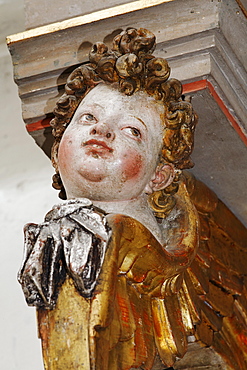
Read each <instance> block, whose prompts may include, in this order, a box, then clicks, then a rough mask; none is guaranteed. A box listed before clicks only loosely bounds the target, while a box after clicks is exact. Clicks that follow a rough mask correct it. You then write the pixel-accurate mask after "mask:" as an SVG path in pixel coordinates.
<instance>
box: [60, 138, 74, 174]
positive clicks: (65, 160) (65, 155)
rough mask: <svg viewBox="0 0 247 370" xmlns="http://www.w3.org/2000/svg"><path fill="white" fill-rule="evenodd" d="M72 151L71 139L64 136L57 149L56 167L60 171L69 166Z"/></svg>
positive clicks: (65, 169)
mask: <svg viewBox="0 0 247 370" xmlns="http://www.w3.org/2000/svg"><path fill="white" fill-rule="evenodd" d="M72 152H73V146H72V141H71V139H70V138H69V137H68V138H67V137H66V138H65V137H64V138H63V140H62V142H61V144H60V146H59V150H58V167H59V170H60V171H67V169H69V168H70V166H71V156H72Z"/></svg>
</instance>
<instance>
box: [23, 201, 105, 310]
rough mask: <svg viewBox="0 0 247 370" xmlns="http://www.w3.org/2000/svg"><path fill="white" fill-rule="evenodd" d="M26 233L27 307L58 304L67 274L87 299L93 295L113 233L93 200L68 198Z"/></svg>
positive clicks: (28, 226)
mask: <svg viewBox="0 0 247 370" xmlns="http://www.w3.org/2000/svg"><path fill="white" fill-rule="evenodd" d="M24 235H25V241H24V257H23V263H22V266H21V268H20V271H19V273H18V281H19V282H20V284H21V285H22V289H23V292H24V295H25V298H26V301H27V303H28V304H29V305H31V306H37V307H43V308H49V309H52V308H54V306H55V304H56V299H57V295H58V289H59V287H60V286H61V285H62V284H63V282H64V280H65V278H66V274H69V275H70V276H71V277H72V279H73V281H74V284H75V286H76V288H77V289H78V291H79V292H80V294H81V295H82V296H83V297H86V298H90V297H91V296H92V294H93V291H94V288H95V286H96V283H97V279H98V277H99V274H100V271H101V268H102V264H103V261H104V256H105V251H106V248H107V245H108V242H109V239H110V236H111V231H110V229H109V227H108V225H107V222H106V218H105V214H104V213H103V211H101V210H99V209H98V208H96V207H94V206H93V205H92V202H91V201H90V200H89V199H84V198H81V199H75V200H69V201H66V202H64V203H63V204H61V205H58V206H55V207H53V209H52V210H51V211H50V212H49V213H48V214H47V215H46V217H45V221H44V222H43V223H42V224H40V225H37V224H27V225H26V226H25V228H24Z"/></svg>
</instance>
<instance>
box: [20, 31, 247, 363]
mask: <svg viewBox="0 0 247 370" xmlns="http://www.w3.org/2000/svg"><path fill="white" fill-rule="evenodd" d="M154 48H155V36H154V35H153V34H152V33H151V32H149V31H147V30H145V29H139V30H136V29H134V28H131V29H128V30H126V31H124V32H122V33H121V34H120V35H118V36H116V37H115V39H114V41H113V48H112V49H111V50H108V48H107V46H106V45H105V44H103V43H96V44H95V45H94V46H93V48H92V50H91V52H90V54H89V63H87V64H84V65H81V66H80V67H78V68H76V69H75V70H74V71H73V72H72V74H71V75H70V76H69V78H68V81H67V84H66V86H65V93H64V95H62V97H61V98H60V99H59V101H58V102H57V105H56V108H55V110H54V115H55V118H54V119H53V120H52V121H51V125H52V127H53V135H54V137H55V142H54V145H53V148H52V163H53V166H54V167H55V170H56V174H55V175H54V177H53V186H54V187H55V188H56V189H58V190H60V197H61V198H62V199H64V200H65V202H64V203H63V204H61V205H58V206H55V207H54V208H53V209H52V210H51V211H50V212H49V213H48V214H47V215H46V218H45V221H44V223H42V224H40V225H35V224H29V225H27V226H26V229H25V235H26V239H25V257H24V262H23V265H22V267H21V270H20V273H19V281H20V282H21V284H22V286H23V290H24V293H25V296H26V300H27V302H28V304H30V305H35V306H36V307H38V322H39V333H40V337H41V339H42V348H43V357H44V363H45V368H46V369H49V370H51V369H54V370H55V369H56V370H62V369H64V370H65V369H66V370H68V369H86V370H89V369H92V370H93V369H94V370H99V369H101V370H129V369H137V368H138V369H146V370H148V369H152V368H154V367H155V369H164V368H165V367H169V366H172V365H173V364H174V362H175V360H176V359H177V358H181V357H183V355H184V354H185V352H186V349H187V337H188V336H189V335H194V334H195V333H196V335H197V337H198V338H200V339H201V340H202V341H204V342H205V343H206V344H208V345H211V344H212V345H213V346H215V348H216V349H217V350H218V351H219V352H221V353H224V351H226V346H228V347H229V348H230V346H231V339H229V338H230V337H231V335H230V334H229V336H228V337H229V338H228V337H227V338H228V339H227V340H225V342H226V343H227V344H225V342H224V345H222V346H221V345H220V344H219V343H220V341H221V338H223V337H224V335H225V334H224V333H225V331H224V330H225V329H224V322H223V321H224V320H223V318H224V316H227V315H225V314H224V313H222V312H219V311H220V310H218V307H217V303H216V306H214V305H215V303H214V302H213V303H212V292H211V291H210V290H209V288H208V286H209V284H210V281H211V282H213V284H214V287H218V289H219V286H220V283H222V281H223V280H224V279H223V278H222V276H223V275H222V271H225V270H224V269H226V268H227V263H225V262H224V263H223V262H222V261H219V262H217V261H218V260H219V258H216V259H214V256H213V253H214V250H213V248H212V247H210V246H209V247H208V246H207V245H206V243H207V241H208V240H210V237H209V234H210V232H209V230H211V233H213V234H214V238H216V236H215V235H219V234H220V233H219V232H218V233H217V232H216V233H215V231H214V230H216V229H217V227H218V229H219V226H216V224H217V217H215V216H211V215H213V214H214V213H213V212H214V211H215V210H216V209H217V207H218V204H219V201H218V199H217V197H216V196H215V195H214V194H213V193H212V192H211V191H210V190H209V189H208V188H207V187H206V186H205V185H203V184H201V183H200V182H198V181H196V180H195V179H194V178H192V177H191V176H190V175H188V174H182V170H183V169H185V168H190V167H192V165H193V163H192V161H191V159H190V154H191V152H192V149H193V135H194V129H195V125H196V122H197V116H196V114H195V113H194V111H193V109H192V105H191V104H190V103H189V102H187V101H185V100H183V97H182V86H181V83H180V82H179V81H177V80H175V79H169V74H170V68H169V66H168V63H167V61H166V60H164V59H162V58H158V57H154V56H153V55H152V52H153V50H154ZM196 208H197V209H198V211H199V215H200V219H201V227H199V216H198V213H197V210H196ZM233 218H234V216H232V215H231V216H228V219H230V220H232V219H233ZM234 220H235V219H234ZM234 222H237V221H234ZM217 225H218V224H217ZM218 229H217V230H218ZM240 229H241V227H240ZM212 230H213V231H212ZM241 232H243V233H244V232H245V231H243V229H241ZM223 234H224V231H222V232H221V237H219V238H218V239H219V240H220V242H221V240H222V238H223V239H224V238H227V237H228V236H226V234H224V235H223ZM228 238H229V237H228ZM200 240H201V243H200V249H199V250H198V246H199V241H200ZM214 240H215V239H214ZM210 243H211V245H214V242H212V241H210ZM210 243H209V244H210ZM232 243H233V245H237V243H235V244H234V242H232ZM236 248H237V247H236ZM240 249H241V248H240ZM245 258H246V257H245ZM212 263H218V264H221V270H220V271H221V277H218V280H219V281H217V277H216V272H215V276H214V277H212V276H213V273H212V274H211V275H212V276H211V275H210V274H209V272H208V271H210V270H211V264H212ZM218 270H219V268H218ZM230 270H231V271H232V270H234V268H232V269H231V268H230V267H229V271H230ZM203 272H204V274H205V275H204V276H203ZM233 274H235V275H234V276H235V280H236V279H239V280H238V281H239V284H240V285H241V284H242V285H241V289H242V290H243V286H244V285H243V278H242V275H241V273H239V274H237V273H235V272H234V273H233ZM222 279H223V280H222ZM241 279H242V280H241ZM225 280H227V279H225ZM235 280H234V281H235ZM240 281H241V283H240ZM211 285H212V284H211ZM232 285H234V284H232ZM240 285H239V286H240ZM236 286H237V283H236V284H235V287H233V286H231V284H228V286H227V283H223V290H222V292H223V291H226V292H227V298H229V297H230V295H231V293H232V295H231V297H236V296H237V294H238V295H239V296H240V292H239V291H238V292H236V289H237V288H236ZM210 289H211V290H212V288H210ZM234 289H235V290H234ZM239 290H240V288H239ZM208 292H209V294H208V296H209V298H208V299H207V293H208ZM210 292H211V293H210ZM222 294H223V293H222ZM210 299H211V300H210ZM229 299H230V298H229ZM231 299H232V300H234V298H231ZM216 301H217V299H216ZM235 301H236V302H237V304H238V305H237V304H235V303H233V301H231V304H232V305H233V304H235V306H236V307H238V310H239V311H241V309H240V308H239V307H245V305H244V303H243V302H242V301H240V300H235ZM235 301H234V302H235ZM241 302H242V303H241ZM243 309H244V308H243ZM210 310H211V311H212V312H211V311H210ZM233 311H234V310H233V309H232V311H231V315H228V316H231V318H232V317H233V314H232V312H233ZM241 314H242V316H241ZM238 315H239V317H240V316H241V317H243V319H242V322H241V320H240V319H239V321H237V323H238V325H239V328H238V330H239V333H241V335H242V338H247V337H246V336H245V334H246V331H245V330H246V327H245V324H246V323H245V321H244V318H245V317H244V314H243V312H240V313H238ZM210 320H211V321H210ZM225 321H226V320H225ZM196 325H197V326H196ZM229 325H230V324H229V323H228V328H229V327H230V326H229ZM222 328H223V329H224V330H223V329H222ZM215 333H216V334H215ZM222 333H223V334H222ZM217 335H218V337H217ZM210 336H212V338H211V337H210ZM209 337H210V338H209ZM215 338H216V339H215ZM217 338H218V339H217ZM223 339H224V338H223ZM210 340H211V342H210V343H209V341H210ZM217 340H218V342H217ZM217 343H218V347H217ZM221 349H223V350H221ZM226 352H227V351H226ZM241 353H242V355H241V356H242V357H241V356H240V355H239V354H238V358H241V360H236V359H234V360H233V359H232V358H234V356H232V357H231V356H230V357H231V359H230V361H231V362H232V363H233V366H235V365H234V364H235V363H234V361H237V362H236V363H237V366H238V368H239V369H244V368H245V367H244V366H245V365H246V362H245V363H244V364H245V365H243V366H242V365H241V366H242V367H241V366H240V365H239V363H240V361H241V362H243V359H244V361H246V352H245V351H242V352H241ZM239 356H240V357H239ZM228 357H229V356H228ZM232 363H230V365H232ZM233 368H234V367H233Z"/></svg>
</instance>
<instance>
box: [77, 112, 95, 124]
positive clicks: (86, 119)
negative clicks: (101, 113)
mask: <svg viewBox="0 0 247 370" xmlns="http://www.w3.org/2000/svg"><path fill="white" fill-rule="evenodd" d="M96 122H97V119H96V118H95V117H94V115H93V114H91V113H84V114H82V115H81V116H80V118H79V123H82V124H93V123H96Z"/></svg>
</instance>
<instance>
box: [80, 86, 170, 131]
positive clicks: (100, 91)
mask: <svg viewBox="0 0 247 370" xmlns="http://www.w3.org/2000/svg"><path fill="white" fill-rule="evenodd" d="M87 107H90V108H91V109H93V108H95V109H99V111H105V112H107V113H109V114H112V115H114V114H120V115H122V114H125V115H127V114H130V115H133V116H135V117H138V118H141V119H142V120H143V121H145V122H147V123H148V125H149V126H150V125H151V126H152V125H153V124H156V125H158V126H163V116H164V106H163V105H162V103H161V102H158V101H156V100H155V99H154V98H153V97H151V96H149V95H148V94H147V93H146V92H144V91H138V92H136V93H134V94H133V95H131V96H127V95H125V94H123V93H121V92H120V91H119V90H118V88H117V86H112V85H106V84H103V83H101V84H99V85H97V86H96V87H94V88H93V89H92V90H91V91H89V93H88V94H87V95H86V96H85V98H84V99H83V100H82V102H81V103H80V105H79V108H78V111H79V112H80V111H81V110H84V109H85V108H87Z"/></svg>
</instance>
